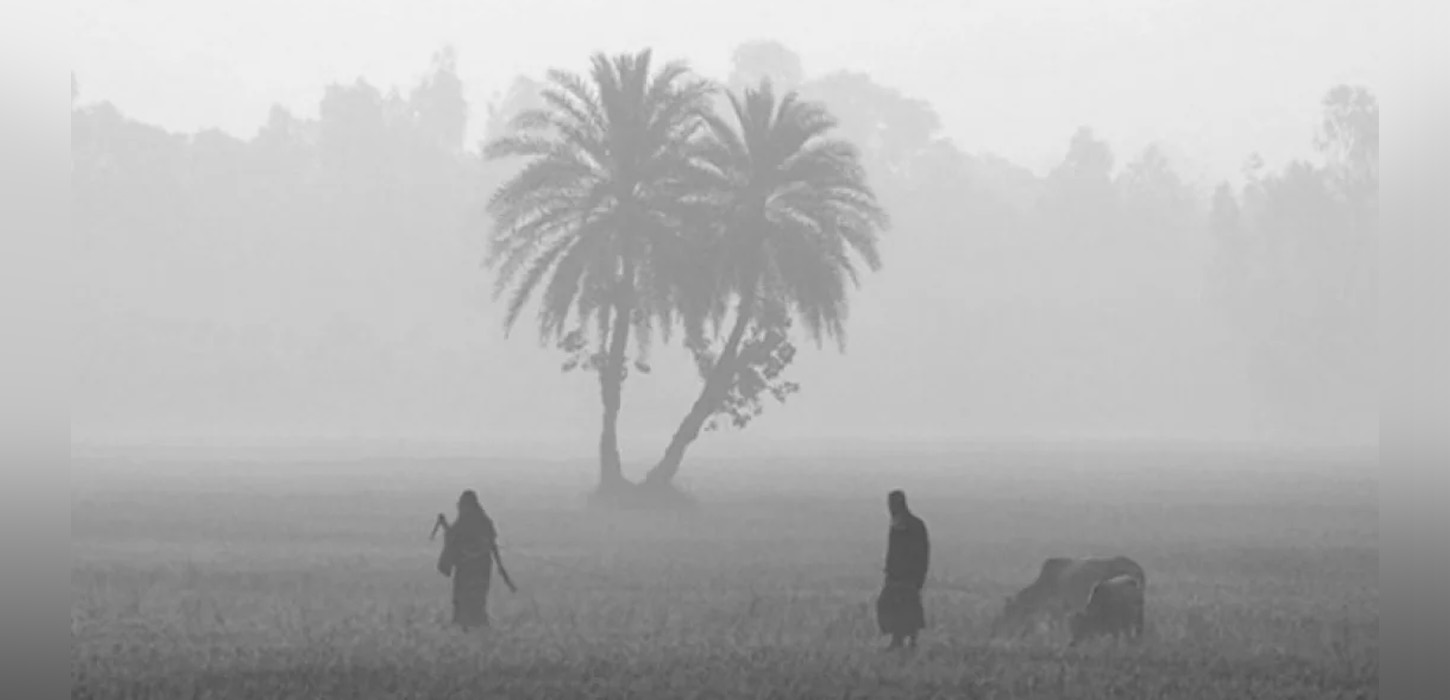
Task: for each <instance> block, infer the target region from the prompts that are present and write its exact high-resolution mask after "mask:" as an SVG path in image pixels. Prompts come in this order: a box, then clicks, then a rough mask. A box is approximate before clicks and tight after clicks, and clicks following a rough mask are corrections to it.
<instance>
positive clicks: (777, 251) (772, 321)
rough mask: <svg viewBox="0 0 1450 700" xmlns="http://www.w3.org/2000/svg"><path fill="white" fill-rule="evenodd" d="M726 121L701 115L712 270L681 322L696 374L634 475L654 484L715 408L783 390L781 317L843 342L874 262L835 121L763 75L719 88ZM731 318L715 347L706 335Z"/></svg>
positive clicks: (872, 227)
mask: <svg viewBox="0 0 1450 700" xmlns="http://www.w3.org/2000/svg"><path fill="white" fill-rule="evenodd" d="M730 102H731V106H732V108H733V114H732V116H733V117H734V122H735V123H734V124H731V123H730V122H728V121H727V120H725V119H722V118H721V117H720V116H719V115H714V114H712V115H709V116H708V117H707V120H708V122H709V124H710V130H709V138H708V140H707V141H706V143H705V146H704V148H703V155H702V158H701V161H702V162H703V165H704V172H705V173H706V175H707V182H706V183H705V187H706V189H707V190H708V191H710V192H712V193H714V194H715V195H716V196H715V197H713V198H712V203H713V205H714V210H715V211H717V212H718V221H719V223H720V225H719V226H718V227H716V228H714V229H711V230H707V231H706V232H705V235H707V236H708V237H709V241H708V244H707V245H706V248H705V251H704V252H705V254H706V256H707V258H706V259H707V260H708V261H709V263H710V265H711V267H712V268H713V269H712V270H711V273H712V274H710V275H708V276H706V277H704V278H703V279H706V280H708V282H709V284H708V285H707V286H705V287H704V288H696V290H695V291H696V292H697V293H702V294H703V295H704V296H705V297H707V301H706V302H705V303H703V304H701V305H700V306H698V307H695V308H694V309H692V311H696V312H699V311H703V312H704V313H703V316H696V317H694V318H691V319H689V321H691V323H690V324H689V326H690V328H691V332H690V333H691V348H692V350H693V351H694V353H695V355H696V360H697V364H698V365H699V369H700V374H701V377H702V379H703V381H704V385H703V386H702V387H701V390H700V394H699V397H698V398H697V399H696V400H695V402H694V404H693V405H692V406H691V408H690V411H689V413H687V414H686V415H685V418H684V420H682V421H681V422H680V425H679V428H678V429H676V431H675V433H674V436H673V437H672V438H671V440H670V444H669V446H668V447H667V448H666V449H665V454H664V456H663V457H662V458H661V459H660V461H659V463H658V464H657V465H656V466H655V467H654V468H653V469H652V470H651V471H650V473H649V474H648V475H647V476H646V478H645V482H644V484H645V486H646V487H647V488H648V487H654V488H661V487H664V486H667V485H668V484H670V482H671V480H672V479H673V478H674V476H675V475H676V474H677V473H678V471H679V469H680V464H681V462H682V461H683V459H684V456H685V450H686V449H687V448H688V447H689V446H690V444H691V443H692V442H694V440H695V439H696V438H697V437H698V436H699V434H700V430H701V429H702V428H703V427H704V426H705V425H706V423H707V421H709V420H710V419H711V418H712V417H714V416H716V415H717V414H721V413H726V414H729V415H730V416H731V417H732V418H733V420H734V422H735V423H736V425H737V426H743V425H744V424H745V423H746V422H748V421H749V419H750V418H751V417H752V416H753V415H755V414H756V413H758V410H759V404H758V400H759V399H758V394H760V393H761V392H762V391H766V390H770V391H772V392H773V393H775V395H776V398H777V399H783V398H784V396H785V395H786V394H788V393H789V392H790V391H792V390H793V388H794V387H793V385H791V384H789V383H776V384H775V385H774V386H772V385H771V383H772V381H774V380H776V378H777V375H778V373H779V371H780V370H781V369H783V367H784V365H785V364H788V363H789V362H790V356H791V354H792V352H793V348H792V347H790V346H789V342H788V340H787V331H788V329H789V326H790V318H791V317H792V316H794V317H796V318H798V319H799V320H800V322H801V323H802V325H803V326H804V327H805V330H806V331H807V333H808V334H809V335H810V336H811V338H812V339H813V340H815V341H816V343H817V344H818V345H819V344H820V343H821V340H822V339H823V338H826V337H829V338H834V339H836V340H837V341H838V343H840V344H841V345H842V347H844V343H845V321H846V316H847V308H848V300H847V293H848V291H849V290H848V285H854V284H856V283H858V269H857V265H858V263H857V261H858V260H859V261H860V262H863V263H865V265H866V267H868V268H869V269H871V270H873V271H874V270H877V269H879V268H880V266H881V259H880V256H879V254H878V252H877V235H878V232H879V231H880V230H881V229H882V228H884V227H885V225H886V224H887V217H886V214H885V212H884V211H883V210H882V209H881V207H880V206H878V204H877V202H876V197H875V195H874V194H873V193H872V191H871V188H870V187H869V186H867V183H866V174H865V171H864V170H863V169H862V167H861V164H860V163H859V162H858V160H857V152H856V149H855V147H854V146H852V145H851V144H850V143H848V142H846V141H842V140H838V139H834V138H830V136H829V132H831V131H832V129H833V128H834V127H835V125H836V121H835V119H834V118H833V117H832V116H831V115H830V114H829V113H828V112H827V111H826V110H825V108H824V107H822V106H821V105H819V104H816V103H812V102H806V101H803V100H801V99H800V98H799V97H798V96H797V95H796V94H795V93H793V92H791V93H787V94H785V95H784V96H783V97H780V98H779V99H777V97H776V95H775V93H774V90H773V89H772V87H771V84H770V82H769V81H768V80H766V81H762V82H761V84H760V87H758V88H755V89H747V90H745V91H744V94H742V95H736V94H732V95H731V96H730ZM727 315H733V321H732V322H731V323H730V324H729V328H730V330H729V333H728V335H726V337H725V339H724V343H723V345H722V346H720V347H719V349H718V350H714V349H712V347H711V346H712V345H713V343H709V342H707V341H706V340H705V335H704V329H705V328H706V327H707V326H708V327H709V328H710V329H711V330H712V331H713V333H712V335H713V336H714V337H717V338H718V337H719V335H720V333H721V331H722V330H723V328H724V327H725V325H726V324H725V319H726V317H727Z"/></svg>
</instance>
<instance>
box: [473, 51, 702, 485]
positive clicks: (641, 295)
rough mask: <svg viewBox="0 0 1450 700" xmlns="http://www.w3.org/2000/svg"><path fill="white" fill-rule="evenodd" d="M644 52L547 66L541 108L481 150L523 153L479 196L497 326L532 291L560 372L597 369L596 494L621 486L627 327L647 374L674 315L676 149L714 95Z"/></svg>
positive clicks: (679, 215)
mask: <svg viewBox="0 0 1450 700" xmlns="http://www.w3.org/2000/svg"><path fill="white" fill-rule="evenodd" d="M650 59H651V54H650V52H649V51H648V50H646V51H642V52H640V53H638V54H635V55H619V56H616V57H614V58H613V59H610V58H608V57H606V56H605V55H603V54H596V55H595V56H594V58H593V72H592V74H591V78H592V80H591V81H590V82H586V81H585V80H584V79H583V78H581V77H579V76H577V75H575V74H571V73H566V72H563V71H558V70H554V71H550V72H549V74H548V77H549V82H550V85H549V87H548V88H547V89H545V90H544V92H543V95H542V97H543V100H544V102H545V103H546V106H545V107H543V108H540V109H531V110H527V111H525V112H524V113H522V114H520V115H518V116H517V117H515V118H514V119H513V122H512V125H511V126H512V133H510V134H508V135H506V136H503V137H501V138H499V139H497V140H495V141H493V142H491V143H490V144H488V146H487V148H486V150H485V153H486V155H487V157H489V158H490V159H496V158H506V157H524V158H528V159H530V160H529V162H528V164H527V165H526V166H525V167H524V168H523V169H522V170H521V171H520V172H519V173H518V174H517V175H515V176H514V177H513V178H512V179H511V180H509V181H508V182H507V183H505V184H504V185H503V186H502V187H500V188H499V189H498V191H497V192H495V193H494V195H493V197H492V199H491V200H490V202H489V205H488V208H489V212H490V213H491V214H492V216H493V217H494V233H493V236H492V239H491V243H490V250H489V258H488V264H489V266H491V267H492V268H494V269H495V271H496V272H497V283H496V286H495V293H496V295H499V296H502V295H504V294H507V295H508V298H509V299H508V308H507V312H506V316H505V321H504V324H505V328H506V329H509V328H512V326H513V325H514V322H515V321H516V320H517V319H518V317H519V315H520V313H521V312H522V310H523V307H524V306H525V304H527V303H528V302H529V301H530V300H531V299H533V298H534V297H535V296H537V297H538V301H539V310H538V320H539V335H540V337H541V338H543V339H553V340H555V341H556V342H558V344H559V346H560V347H561V349H564V350H565V351H566V352H570V353H571V354H574V356H575V359H574V360H571V363H570V364H568V365H566V369H568V368H573V367H580V368H584V369H591V370H594V371H597V372H598V374H599V384H600V394H601V401H602V403H603V411H604V415H603V427H602V429H601V435H600V440H599V460H600V488H601V491H603V492H610V491H617V490H618V489H620V488H622V487H624V486H626V485H627V482H626V481H625V479H624V476H623V473H622V470H621V466H620V456H619V447H618V441H617V436H616V426H617V421H618V418H619V411H620V402H621V396H622V392H623V384H624V380H625V377H626V375H627V367H626V362H627V360H626V357H625V351H626V350H627V348H628V344H629V338H630V333H631V331H633V333H634V336H635V340H636V343H637V345H638V349H639V352H640V360H639V362H638V364H637V365H636V366H637V368H640V369H647V365H644V364H643V360H644V359H645V356H646V353H647V350H648V347H649V343H650V340H651V337H652V334H653V332H654V331H655V330H660V331H663V332H664V333H665V334H666V336H667V334H668V333H669V332H670V329H671V327H672V326H673V325H674V322H675V321H674V313H675V304H676V289H677V285H678V280H677V279H676V278H674V277H673V276H672V275H674V274H677V273H679V272H682V271H685V269H686V265H684V264H683V262H682V261H683V260H685V259H688V258H689V256H690V252H689V248H688V246H689V242H688V241H687V240H686V237H685V236H684V235H683V234H682V224H681V221H682V220H683V217H685V216H686V213H685V212H684V211H683V210H682V209H681V202H682V201H683V198H682V195H683V193H684V191H685V189H684V187H685V186H684V184H683V183H684V182H685V181H686V178H687V173H688V172H689V160H690V158H689V149H688V148H686V147H685V145H686V144H688V143H689V142H690V140H691V139H692V137H693V136H694V134H695V133H696V132H697V130H699V129H700V128H701V127H703V124H704V122H703V119H702V117H703V116H704V115H705V114H706V113H707V112H708V111H709V97H710V94H711V90H712V88H711V87H710V85H709V84H708V83H707V82H705V81H703V80H699V79H696V78H693V77H691V74H690V71H689V68H688V67H687V66H686V65H685V64H684V63H670V64H668V65H666V66H664V67H663V68H661V69H660V70H659V71H657V72H651V65H650ZM571 326H572V328H571ZM590 349H595V350H594V352H592V353H588V351H589V350H590ZM586 353H588V354H586Z"/></svg>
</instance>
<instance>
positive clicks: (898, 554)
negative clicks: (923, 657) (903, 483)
mask: <svg viewBox="0 0 1450 700" xmlns="http://www.w3.org/2000/svg"><path fill="white" fill-rule="evenodd" d="M886 506H887V509H888V511H889V512H890V514H891V529H890V531H889V533H888V535H887V540H886V582H885V585H883V586H882V588H881V595H880V596H879V597H878V598H877V599H876V624H877V626H878V627H879V628H880V630H881V633H882V634H889V635H891V646H890V647H889V648H891V649H899V648H901V647H902V644H903V642H904V643H905V644H906V646H909V647H911V648H915V647H916V637H917V634H918V633H920V632H921V630H922V629H924V628H925V627H926V611H925V610H924V609H923V607H922V604H921V589H922V588H923V587H924V586H925V585H926V572H927V568H928V565H929V563H930V562H929V560H930V558H931V545H930V542H929V541H928V538H927V534H926V523H924V522H922V520H921V518H918V517H916V515H915V514H913V513H912V512H911V510H910V509H909V508H907V507H906V493H905V492H903V491H899V490H898V491H892V492H891V493H889V494H887V496H886Z"/></svg>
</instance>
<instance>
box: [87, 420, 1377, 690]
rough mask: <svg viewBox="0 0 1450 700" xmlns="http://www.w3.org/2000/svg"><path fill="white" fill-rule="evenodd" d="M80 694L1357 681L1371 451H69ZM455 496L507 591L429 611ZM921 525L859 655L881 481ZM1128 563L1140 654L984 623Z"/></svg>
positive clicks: (1371, 558) (1368, 639)
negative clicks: (677, 473) (1043, 580)
mask: <svg viewBox="0 0 1450 700" xmlns="http://www.w3.org/2000/svg"><path fill="white" fill-rule="evenodd" d="M75 454H76V456H75V459H74V461H73V466H72V469H73V474H72V479H73V481H72V483H73V486H72V516H71V518H72V520H71V533H72V535H71V536H72V539H71V542H72V545H71V548H72V569H71V591H72V600H73V605H72V628H71V629H72V641H73V652H72V653H73V663H72V674H73V687H72V696H73V697H121V696H131V697H143V696H144V697H181V696H186V697H207V696H210V697H217V696H231V697H237V696H258V697H263V696H264V697H278V698H280V697H450V696H464V695H467V696H471V697H502V696H508V697H550V698H563V697H621V698H622V697H779V698H798V697H834V698H840V697H878V698H879V697H933V696H950V697H978V696H980V697H997V696H1004V695H1005V696H1013V697H1082V698H1092V697H1117V696H1122V694H1123V693H1128V694H1129V695H1131V696H1133V697H1173V698H1225V699H1228V698H1232V699H1234V700H1239V699H1241V698H1248V697H1277V698H1287V697H1303V698H1331V697H1377V696H1378V684H1379V647H1378V638H1379V582H1378V578H1379V554H1378V529H1379V512H1378V486H1377V468H1378V466H1377V465H1378V456H1377V454H1374V453H1372V452H1358V453H1351V452H1327V451H1317V452H1310V451H1299V452H1290V451H1284V450H1279V451H1274V452H1269V451H1265V450H1254V449H1248V448H1243V449H1234V450H1230V449H1225V448H1213V449H1207V448H1191V447H1185V446H1162V445H1158V446H1152V447H1128V446H1111V445H1103V444H1098V445H1058V446H1054V447H1046V446H1030V445H1021V444H1019V445H1010V446H1008V445H1003V446H997V447H994V448H991V449H988V448H981V447H979V448H976V449H965V448H957V449H955V450H954V451H944V450H941V449H937V450H924V449H920V448H910V447H908V446H903V447H900V448H897V449H892V450H887V449H884V448H878V449H876V450H870V451H868V450H856V451H854V453H852V454H843V455H830V454H827V455H825V456H816V457H812V456H810V455H808V454H801V453H800V452H797V453H795V454H788V453H785V452H781V454H779V455H777V456H775V457H770V456H767V455H761V456H756V457H751V458H748V459H746V458H737V459H735V460H727V459H714V460H708V459H702V460H699V462H698V463H696V464H695V465H693V466H694V469H693V470H692V472H691V473H690V478H689V482H688V485H689V486H690V487H692V488H693V490H694V491H695V492H696V493H697V494H698V495H699V497H700V500H701V503H700V507H699V508H698V509H697V510H695V511H694V512H691V513H680V514H660V513H651V514H643V513H628V512H624V513H619V512H611V513H604V512H597V511H589V510H586V509H585V508H584V507H583V505H582V504H583V497H582V494H583V493H584V492H585V491H587V489H588V488H589V486H590V485H591V480H590V476H591V470H592V467H593V465H592V464H590V463H588V462H582V461H581V462H567V461H547V460H525V459H510V460H503V459H497V458H494V459H484V458H478V457H467V456H454V457H440V456H437V454H434V455H433V456H429V457H419V456H380V455H374V456H373V457H370V458H361V457H357V456H354V457H352V458H349V459H347V460H329V459H327V458H326V457H324V456H321V455H312V456H310V457H305V458H304V457H293V458H288V457H286V455H284V454H278V453H275V452H274V453H272V454H270V455H266V456H258V455H256V454H254V455H252V456H248V457H245V458H234V459H226V458H222V457H219V456H218V455H217V454H216V453H212V454H206V453H204V452H192V453H184V452H178V451H162V450H149V451H148V450H139V449H131V450H119V449H115V448H110V449H90V450H86V449H84V448H81V447H77V449H76V453H75ZM464 488H474V489H477V490H478V492H479V494H480V497H481V500H482V501H483V504H484V507H485V508H486V509H487V510H488V511H489V513H490V515H492V516H493V517H494V518H495V520H496V521H497V522H498V525H499V529H500V532H501V538H502V545H503V557H504V561H505V563H506V564H507V565H508V567H509V569H510V573H511V574H512V575H513V577H514V579H515V580H516V582H517V583H518V584H519V586H520V590H519V592H518V594H516V595H509V594H508V593H507V591H506V590H504V588H503V587H502V586H499V585H496V586H495V591H494V594H493V596H492V599H491V601H490V606H489V607H490V611H491V614H492V616H493V618H494V620H495V628H494V629H493V630H492V631H491V632H490V633H487V634H475V635H469V636H465V635H463V634H461V633H459V632H457V631H454V630H450V629H447V628H446V627H444V625H443V623H444V622H445V621H446V619H447V615H448V596H449V593H448V582H447V580H446V579H444V578H442V577H441V576H439V575H438V574H437V573H436V572H435V571H434V568H433V565H434V562H435V560H436V556H437V553H438V548H439V547H440V546H441V545H440V543H439V542H429V541H428V539H427V538H428V534H427V531H428V528H429V527H430V525H431V522H432V520H433V516H434V514H436V513H437V512H438V511H440V510H446V511H447V512H448V513H449V514H450V516H451V515H452V507H451V503H452V502H453V500H454V499H455V498H456V497H457V494H458V492H459V491H461V490H462V489H464ZM890 488H904V489H906V490H907V492H908V494H909V497H910V502H911V504H912V506H913V507H914V509H915V510H916V511H917V512H918V514H919V515H921V516H922V517H923V518H924V519H925V520H926V522H927V525H928V527H929V528H930V530H931V536H932V544H933V551H932V556H933V559H932V572H931V577H930V580H929V582H928V585H927V590H926V606H927V615H928V625H929V629H928V633H927V635H926V636H925V638H924V641H923V648H922V649H921V650H920V651H919V652H918V653H917V654H916V655H915V656H913V657H898V656H893V655H886V654H882V653H881V652H880V651H879V649H878V648H879V646H880V645H881V644H882V641H883V640H882V639H881V638H879V637H877V636H876V635H875V625H874V619H873V616H872V608H871V603H872V601H873V600H874V596H875V594H876V592H877V590H878V587H879V585H880V578H881V573H880V572H881V566H882V562H883V557H884V547H885V539H886V514H885V494H886V491H887V490H888V489H890ZM1119 553H1121V554H1126V555H1128V556H1131V557H1133V558H1135V559H1137V560H1138V561H1139V562H1141V563H1142V564H1143V566H1144V567H1145V569H1146V570H1147V574H1148V603H1147V605H1148V613H1147V618H1148V633H1147V641H1146V642H1145V643H1144V644H1143V645H1142V646H1141V647H1139V648H1133V647H1127V646H1124V647H1117V646H1114V645H1113V644H1111V643H1094V644H1087V645H1085V646H1084V647H1083V648H1082V649H1078V650H1072V651H1069V650H1066V649H1065V648H1064V644H1065V640H1064V639H1052V638H1048V637H1045V636H1041V635H1039V636H1034V637H1029V638H1027V639H1024V640H1021V641H1018V642H1015V643H1002V642H998V643H993V642H990V641H989V640H988V639H987V638H986V629H987V627H988V625H989V623H990V619H991V616H992V615H993V614H994V613H995V612H996V610H997V609H999V607H1000V604H1001V601H1002V599H1003V597H1004V596H1006V595H1008V594H1010V593H1012V592H1013V591H1015V590H1016V589H1017V588H1019V587H1021V586H1023V585H1025V584H1026V583H1028V582H1029V581H1030V580H1031V579H1032V578H1033V576H1034V575H1035V574H1036V569H1037V567H1038V566H1039V565H1040V564H1041V561H1042V559H1044V558H1046V557H1049V556H1057V555H1068V556H1076V555H1085V554H1119Z"/></svg>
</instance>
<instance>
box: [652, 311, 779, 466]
mask: <svg viewBox="0 0 1450 700" xmlns="http://www.w3.org/2000/svg"><path fill="white" fill-rule="evenodd" d="M754 310H755V303H754V299H753V298H751V297H742V298H741V299H740V304H739V306H738V307H737V308H736V312H735V327H734V328H732V329H731V330H730V336H729V338H728V339H727V340H726V341H725V347H724V348H722V349H721V350H720V357H719V358H717V359H716V360H715V366H714V367H713V368H711V370H710V374H709V376H708V377H707V378H706V380H705V386H704V387H702V388H701V389H700V395H699V397H697V398H696V399H695V403H694V405H692V406H691V407H690V412H689V413H687V414H685V418H684V420H682V421H680V426H679V427H678V428H676V429H675V434H674V436H673V437H671V438H670V444H669V446H668V447H666V448H665V454H664V456H663V457H661V458H660V461H659V462H658V463H657V464H655V466H654V467H653V468H651V469H650V470H649V473H648V474H646V475H645V478H644V484H643V485H644V486H645V487H650V488H663V487H666V486H669V485H670V483H671V482H672V481H674V478H675V475H676V474H678V473H679V471H680V465H681V464H682V463H683V462H684V461H685V450H687V449H689V447H690V444H691V443H693V442H694V441H695V439H696V438H698V437H700V430H701V429H702V428H704V427H705V422H706V421H708V420H710V416H712V415H714V414H715V411H717V410H719V408H720V402H721V401H723V400H724V399H725V397H726V396H727V395H728V394H729V393H730V387H731V386H732V385H733V384H734V383H735V375H736V373H737V372H738V371H739V367H738V365H737V362H738V360H739V359H740V358H739V356H740V343H741V342H742V341H743V340H744V338H745V330H746V329H747V328H748V327H749V326H750V321H751V316H753V315H754Z"/></svg>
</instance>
